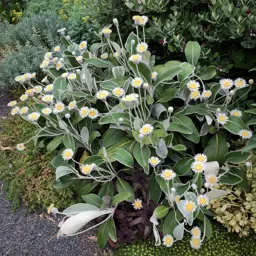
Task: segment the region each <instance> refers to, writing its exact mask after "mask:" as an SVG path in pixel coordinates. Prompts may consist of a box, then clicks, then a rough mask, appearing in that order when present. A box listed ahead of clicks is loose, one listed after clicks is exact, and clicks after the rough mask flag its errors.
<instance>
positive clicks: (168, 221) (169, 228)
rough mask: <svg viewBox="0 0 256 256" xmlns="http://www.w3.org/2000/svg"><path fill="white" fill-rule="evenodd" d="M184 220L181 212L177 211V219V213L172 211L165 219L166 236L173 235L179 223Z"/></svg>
mask: <svg viewBox="0 0 256 256" xmlns="http://www.w3.org/2000/svg"><path fill="white" fill-rule="evenodd" d="M182 218H183V216H182V214H181V213H180V212H179V211H176V217H175V212H174V211H171V212H170V213H169V214H168V215H167V216H166V218H165V219H164V223H163V232H164V235H173V230H174V228H175V227H176V226H177V224H178V222H177V221H180V220H181V219H182Z"/></svg>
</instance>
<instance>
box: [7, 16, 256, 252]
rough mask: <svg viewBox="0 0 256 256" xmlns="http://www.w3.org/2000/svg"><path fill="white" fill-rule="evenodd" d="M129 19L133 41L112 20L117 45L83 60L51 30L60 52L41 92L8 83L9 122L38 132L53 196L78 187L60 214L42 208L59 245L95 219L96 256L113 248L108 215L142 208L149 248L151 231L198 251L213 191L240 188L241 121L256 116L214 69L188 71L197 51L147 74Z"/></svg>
mask: <svg viewBox="0 0 256 256" xmlns="http://www.w3.org/2000/svg"><path fill="white" fill-rule="evenodd" d="M133 19H134V27H135V29H136V33H131V34H130V35H129V37H128V38H127V40H126V42H125V43H123V42H122V37H121V35H120V32H119V25H118V21H117V20H116V19H114V21H113V22H114V28H112V29H115V30H116V31H117V33H118V35H119V43H117V42H114V41H112V39H111V33H112V29H110V28H109V27H106V28H104V29H103V30H102V33H101V34H102V37H101V42H100V43H96V44H93V45H91V46H90V50H89V48H88V45H87V42H86V41H83V42H81V43H80V44H79V45H77V44H76V43H74V42H72V41H71V40H70V38H69V36H66V35H65V30H64V29H62V30H60V31H59V32H60V33H61V34H62V37H61V40H62V42H63V44H64V45H65V47H62V46H56V47H55V48H54V49H53V52H48V53H46V54H45V58H44V60H43V62H42V64H41V68H42V69H43V71H44V72H45V73H46V77H45V78H44V79H43V81H41V82H39V81H37V80H36V78H35V74H24V75H21V76H18V77H16V81H18V82H20V83H21V84H22V85H23V87H24V88H25V90H26V91H25V94H24V95H22V96H21V98H20V100H21V103H19V104H21V105H22V106H17V105H16V104H17V102H10V103H9V106H10V107H12V110H11V114H12V115H15V114H19V115H20V116H21V117H22V118H24V119H25V120H27V121H28V122H31V123H33V124H34V125H36V126H37V127H38V131H37V133H36V134H35V135H34V136H33V137H32V138H31V140H32V139H33V140H34V141H35V142H36V143H38V144H39V145H40V146H46V148H47V149H48V150H50V151H52V150H57V152H58V153H59V154H58V156H56V157H55V158H54V159H53V162H52V164H53V166H54V167H55V168H56V181H55V182H54V186H55V187H56V188H58V189H59V188H63V187H67V186H69V185H70V184H72V183H73V182H78V183H77V184H78V185H77V191H79V194H80V195H81V196H82V198H83V200H84V201H85V203H79V204H75V205H72V206H70V207H69V208H67V209H66V210H64V211H63V212H59V211H58V209H56V208H54V207H53V206H51V207H50V208H49V212H53V213H59V214H63V215H64V216H65V217H64V219H63V221H62V222H61V223H60V231H59V233H58V235H59V236H72V235H75V234H79V233H82V232H84V230H83V231H81V229H82V228H83V227H84V226H85V225H86V224H87V223H88V222H89V221H91V220H93V219H95V218H98V217H100V222H99V223H98V224H96V225H95V226H99V229H98V243H99V245H100V246H101V247H104V246H105V244H106V243H107V240H108V237H109V238H110V239H111V240H112V241H114V242H116V241H117V239H118V237H117V235H116V226H115V224H116V222H115V220H114V213H115V211H116V209H118V208H119V207H120V205H123V204H126V205H128V206H129V207H130V208H131V209H133V211H134V212H137V213H138V212H139V211H143V209H144V208H147V205H148V204H149V203H151V205H152V204H153V205H154V209H153V211H152V213H151V216H150V217H151V218H150V217H149V218H148V219H150V221H151V222H150V223H151V226H150V228H151V230H152V233H153V234H154V236H155V240H156V245H159V244H161V236H160V232H159V231H161V232H163V235H164V236H163V238H162V241H163V244H164V245H166V246H171V245H172V244H173V243H174V242H176V241H178V240H181V239H182V238H183V235H184V232H188V233H190V234H191V246H192V247H193V248H196V249H198V248H200V246H201V243H202V242H203V240H204V239H205V237H210V236H211V230H212V229H211V222H210V220H209V217H208V216H211V215H212V212H211V211H210V210H207V209H206V206H207V205H208V204H209V201H210V200H212V199H214V198H217V197H220V196H223V195H226V194H227V192H226V191H224V190H220V189H216V188H215V186H216V185H217V184H219V183H220V184H228V185H233V184H238V183H242V182H246V175H245V173H244V166H245V162H246V161H248V159H249V158H250V156H251V152H250V150H251V149H252V148H253V147H254V144H255V143H254V142H255V137H254V136H253V134H252V131H251V130H250V128H249V126H250V125H253V124H255V117H254V116H253V113H254V111H252V110H250V109H249V110H248V108H249V107H251V106H254V104H253V103H252V102H250V103H248V102H246V98H247V96H248V94H249V93H250V91H251V86H250V85H248V84H247V83H246V81H245V80H244V79H242V78H237V79H236V80H235V81H233V80H231V79H226V78H223V79H221V80H220V81H215V80H214V77H215V75H216V68H215V67H214V66H209V67H207V68H206V69H200V68H198V67H197V61H198V59H199V57H200V53H201V48H200V45H199V44H198V43H197V42H192V41H191V42H188V44H187V45H186V49H185V55H186V59H187V62H180V61H169V62H167V63H165V64H164V65H158V66H155V65H154V56H151V54H150V51H149V50H148V45H147V43H146V42H145V36H144V35H145V33H144V25H145V24H146V22H147V17H145V16H142V17H141V16H135V17H133ZM33 101H34V103H32V102H33ZM23 104H26V106H24V105H23ZM248 104H249V105H248ZM237 140H238V142H236V141H237ZM26 143H28V142H26ZM26 143H25V142H24V143H20V144H18V145H17V148H18V150H24V149H25V144H26ZM81 155H82V159H81ZM136 175H145V176H146V177H148V181H149V182H148V184H147V186H146V187H147V189H146V191H145V190H144V191H142V193H139V192H138V190H137V189H136V188H135V186H134V184H133V183H132V182H131V181H132V177H134V176H136ZM104 217H105V218H104ZM137 221H138V220H137ZM87 230H88V229H87Z"/></svg>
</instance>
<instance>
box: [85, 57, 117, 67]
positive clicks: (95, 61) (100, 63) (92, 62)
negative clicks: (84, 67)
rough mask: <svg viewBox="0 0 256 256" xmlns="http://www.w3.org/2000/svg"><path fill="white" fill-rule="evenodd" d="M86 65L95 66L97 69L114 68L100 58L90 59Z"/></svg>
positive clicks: (110, 63) (111, 64)
mask: <svg viewBox="0 0 256 256" xmlns="http://www.w3.org/2000/svg"><path fill="white" fill-rule="evenodd" d="M85 63H86V64H90V65H93V66H95V67H97V68H112V67H114V65H113V63H112V62H110V61H107V60H102V59H98V58H90V59H87V60H86V61H85Z"/></svg>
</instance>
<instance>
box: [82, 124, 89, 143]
mask: <svg viewBox="0 0 256 256" xmlns="http://www.w3.org/2000/svg"><path fill="white" fill-rule="evenodd" d="M89 136H90V134H89V130H88V128H87V127H86V126H84V127H83V129H82V130H81V138H82V141H83V143H85V144H88V142H89Z"/></svg>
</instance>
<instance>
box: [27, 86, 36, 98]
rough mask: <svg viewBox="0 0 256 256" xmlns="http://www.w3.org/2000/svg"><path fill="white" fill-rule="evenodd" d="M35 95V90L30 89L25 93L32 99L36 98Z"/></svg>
mask: <svg viewBox="0 0 256 256" xmlns="http://www.w3.org/2000/svg"><path fill="white" fill-rule="evenodd" d="M34 93H35V90H34V88H32V89H28V90H26V91H25V94H27V95H28V96H30V97H32V96H34Z"/></svg>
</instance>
